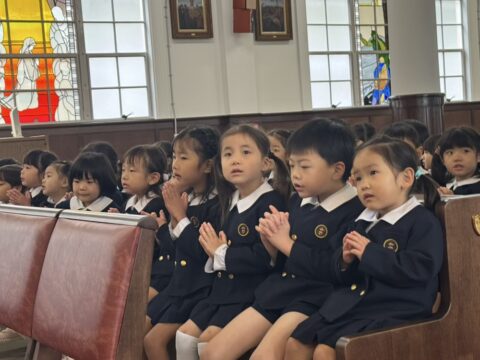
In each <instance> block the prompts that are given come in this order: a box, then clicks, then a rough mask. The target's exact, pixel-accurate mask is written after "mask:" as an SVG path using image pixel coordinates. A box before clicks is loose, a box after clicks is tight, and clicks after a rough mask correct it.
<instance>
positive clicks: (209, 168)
mask: <svg viewBox="0 0 480 360" xmlns="http://www.w3.org/2000/svg"><path fill="white" fill-rule="evenodd" d="M204 166H205V169H204V171H203V172H204V173H205V174H210V173H211V172H212V171H213V159H208V160H207V161H205V163H204Z"/></svg>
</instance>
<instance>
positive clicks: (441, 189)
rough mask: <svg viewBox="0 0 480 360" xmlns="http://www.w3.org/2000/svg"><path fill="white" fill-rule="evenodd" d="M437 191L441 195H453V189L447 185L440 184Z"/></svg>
mask: <svg viewBox="0 0 480 360" xmlns="http://www.w3.org/2000/svg"><path fill="white" fill-rule="evenodd" d="M437 191H438V193H439V194H440V195H453V191H452V190H450V189H449V188H447V187H445V186H440V187H439V188H437Z"/></svg>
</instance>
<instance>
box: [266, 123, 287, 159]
mask: <svg viewBox="0 0 480 360" xmlns="http://www.w3.org/2000/svg"><path fill="white" fill-rule="evenodd" d="M267 135H268V141H269V142H270V151H271V152H272V153H273V155H275V156H276V157H277V158H279V159H280V160H282V161H283V162H284V163H285V165H287V151H286V150H287V142H288V139H289V137H290V136H291V135H292V132H291V131H290V130H285V129H274V130H270V131H269V132H268V134H267Z"/></svg>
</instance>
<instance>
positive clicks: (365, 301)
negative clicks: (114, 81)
mask: <svg viewBox="0 0 480 360" xmlns="http://www.w3.org/2000/svg"><path fill="white" fill-rule="evenodd" d="M479 156H480V135H479V134H478V133H477V132H476V131H475V130H474V129H472V128H467V127H458V128H453V129H449V130H447V131H446V132H445V133H444V134H443V135H442V136H440V135H432V136H430V135H429V134H428V130H427V128H426V127H425V126H424V125H423V124H422V123H420V122H418V121H415V120H406V121H403V122H398V123H393V124H392V125H391V126H389V127H388V128H387V129H385V130H384V131H383V132H382V134H378V135H375V129H374V128H373V127H372V126H371V125H369V124H355V125H353V126H351V127H350V126H347V125H346V124H345V123H344V122H342V121H340V120H329V119H318V120H313V121H310V122H308V123H307V124H305V125H303V126H302V127H300V128H299V129H297V130H296V131H294V132H290V131H287V130H272V131H270V132H268V133H265V132H264V131H262V130H261V129H259V128H258V127H255V126H250V125H239V126H235V127H232V128H230V129H229V130H227V131H226V132H225V133H223V134H222V135H221V136H220V135H219V133H218V132H217V131H216V130H215V129H213V128H210V127H207V126H196V127H189V128H186V129H184V130H182V131H181V132H180V133H179V134H178V135H177V136H176V137H175V138H174V140H173V142H172V144H169V143H166V142H162V143H157V144H151V145H138V146H135V147H133V148H131V149H129V150H128V151H127V152H126V153H125V154H124V156H123V158H122V159H121V161H118V159H117V155H116V153H115V150H114V149H113V148H112V146H111V145H110V144H108V143H105V142H97V143H92V144H89V145H87V146H86V147H85V148H84V149H82V150H81V152H80V154H79V155H78V157H77V158H76V159H75V160H74V161H73V162H72V163H70V162H68V161H63V160H59V159H58V158H57V156H56V155H55V154H53V153H51V152H48V151H41V150H34V151H31V152H29V153H28V154H27V155H26V156H25V158H24V159H23V161H22V163H21V164H19V163H17V161H16V160H14V159H1V160H0V203H9V204H16V205H24V206H39V207H55V208H62V209H74V210H86V211H98V212H121V213H129V214H143V215H148V216H152V217H154V218H155V219H156V221H157V223H158V225H159V228H158V231H157V233H156V242H155V248H154V256H153V258H152V271H151V283H150V289H149V305H148V309H147V317H146V335H145V339H144V348H145V353H146V355H147V357H148V359H150V360H152V359H169V351H168V345H169V343H170V342H172V341H175V346H176V352H177V359H183V360H190V359H198V358H201V359H222V360H225V359H237V358H239V357H241V356H242V355H243V354H244V353H246V352H248V351H249V350H251V349H254V351H253V353H252V355H251V359H284V358H285V359H311V358H312V357H313V358H314V359H335V350H334V349H335V344H336V342H337V340H338V339H339V338H340V337H342V336H345V335H353V334H357V333H360V332H363V331H367V330H373V329H380V328H384V327H388V326H392V325H398V324H402V323H405V322H408V321H412V320H418V319H423V318H427V317H429V316H431V314H432V306H433V304H434V301H435V298H436V295H437V290H438V273H439V271H440V268H441V266H442V259H443V235H442V229H441V226H440V223H439V221H438V220H437V218H436V217H435V216H434V213H433V208H434V206H435V203H436V202H437V201H438V200H439V198H440V195H450V194H459V195H466V194H474V193H480V174H479V173H478V169H479V167H478V161H479ZM414 194H415V195H422V194H423V195H424V197H423V199H424V200H423V202H420V201H419V200H417V198H419V197H418V196H414ZM420 197H421V196H420ZM3 331H4V332H6V331H9V330H8V329H5V330H3ZM0 334H1V333H0Z"/></svg>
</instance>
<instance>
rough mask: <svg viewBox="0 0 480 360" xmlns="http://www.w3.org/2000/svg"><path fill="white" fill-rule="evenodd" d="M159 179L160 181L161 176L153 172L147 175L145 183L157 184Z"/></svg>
mask: <svg viewBox="0 0 480 360" xmlns="http://www.w3.org/2000/svg"><path fill="white" fill-rule="evenodd" d="M161 179H162V174H160V173H159V172H153V173H150V174H148V176H147V183H148V185H155V184H158V183H159V182H160V180H161Z"/></svg>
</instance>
